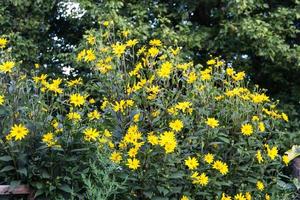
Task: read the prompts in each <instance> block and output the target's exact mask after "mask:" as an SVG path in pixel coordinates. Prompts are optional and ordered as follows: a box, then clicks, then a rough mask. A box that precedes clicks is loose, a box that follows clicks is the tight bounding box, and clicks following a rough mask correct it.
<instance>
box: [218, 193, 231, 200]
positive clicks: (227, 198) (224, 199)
mask: <svg viewBox="0 0 300 200" xmlns="http://www.w3.org/2000/svg"><path fill="white" fill-rule="evenodd" d="M221 200H232V199H231V196H229V195H226V194H225V193H222V197H221Z"/></svg>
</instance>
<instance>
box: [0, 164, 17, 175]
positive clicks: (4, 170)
mask: <svg viewBox="0 0 300 200" xmlns="http://www.w3.org/2000/svg"><path fill="white" fill-rule="evenodd" d="M13 169H14V167H13V166H11V165H8V166H5V167H3V168H2V169H1V171H0V173H1V172H8V171H11V170H13Z"/></svg>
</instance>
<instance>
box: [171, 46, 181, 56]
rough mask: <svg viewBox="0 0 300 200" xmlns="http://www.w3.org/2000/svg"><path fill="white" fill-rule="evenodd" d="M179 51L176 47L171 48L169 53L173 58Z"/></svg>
mask: <svg viewBox="0 0 300 200" xmlns="http://www.w3.org/2000/svg"><path fill="white" fill-rule="evenodd" d="M179 51H180V48H179V47H177V48H176V49H173V48H171V52H172V54H173V55H174V56H176V55H178V53H179Z"/></svg>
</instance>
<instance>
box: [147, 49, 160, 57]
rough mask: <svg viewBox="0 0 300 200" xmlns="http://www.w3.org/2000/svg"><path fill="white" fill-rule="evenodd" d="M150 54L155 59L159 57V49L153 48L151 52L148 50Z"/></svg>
mask: <svg viewBox="0 0 300 200" xmlns="http://www.w3.org/2000/svg"><path fill="white" fill-rule="evenodd" d="M148 53H149V55H150V56H151V57H152V58H154V57H155V56H157V54H158V53H159V50H158V48H155V47H151V48H150V49H149V50H148Z"/></svg>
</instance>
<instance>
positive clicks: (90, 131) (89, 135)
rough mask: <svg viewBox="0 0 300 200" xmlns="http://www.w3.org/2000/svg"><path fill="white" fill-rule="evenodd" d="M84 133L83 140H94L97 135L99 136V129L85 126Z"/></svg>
mask: <svg viewBox="0 0 300 200" xmlns="http://www.w3.org/2000/svg"><path fill="white" fill-rule="evenodd" d="M83 134H84V140H86V141H89V142H90V141H92V140H94V141H95V140H96V139H97V137H98V136H99V131H97V129H94V128H87V129H85V130H84V131H83Z"/></svg>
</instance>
